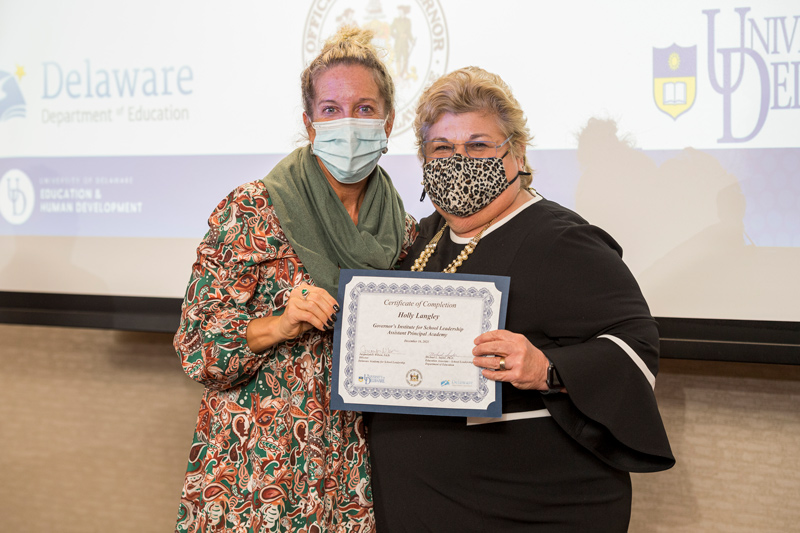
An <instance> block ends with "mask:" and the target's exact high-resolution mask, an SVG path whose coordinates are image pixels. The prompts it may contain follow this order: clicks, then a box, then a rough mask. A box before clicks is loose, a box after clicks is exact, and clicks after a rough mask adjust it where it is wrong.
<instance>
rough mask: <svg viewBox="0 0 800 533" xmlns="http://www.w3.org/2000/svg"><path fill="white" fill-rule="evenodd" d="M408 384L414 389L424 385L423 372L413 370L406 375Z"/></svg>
mask: <svg viewBox="0 0 800 533" xmlns="http://www.w3.org/2000/svg"><path fill="white" fill-rule="evenodd" d="M406 383H408V384H409V385H411V386H412V387H417V386H419V384H420V383H422V372H420V371H419V370H416V369H414V368H412V369H411V370H409V371H408V372H407V373H406Z"/></svg>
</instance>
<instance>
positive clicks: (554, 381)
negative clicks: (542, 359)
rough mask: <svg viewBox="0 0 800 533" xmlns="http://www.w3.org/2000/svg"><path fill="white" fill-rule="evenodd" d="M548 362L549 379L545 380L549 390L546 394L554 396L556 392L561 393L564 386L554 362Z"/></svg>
mask: <svg viewBox="0 0 800 533" xmlns="http://www.w3.org/2000/svg"><path fill="white" fill-rule="evenodd" d="M548 362H549V363H550V364H549V365H547V379H546V380H545V383H546V384H547V389H548V390H546V391H544V393H545V394H552V393H554V392H561V389H563V388H564V384H563V383H561V376H559V375H558V370H556V367H555V365H553V362H552V361H549V360H548Z"/></svg>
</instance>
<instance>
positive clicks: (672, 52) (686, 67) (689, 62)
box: [653, 44, 697, 120]
mask: <svg viewBox="0 0 800 533" xmlns="http://www.w3.org/2000/svg"><path fill="white" fill-rule="evenodd" d="M696 93H697V46H689V47H683V46H678V45H677V44H673V45H672V46H670V47H668V48H653V96H654V97H655V100H656V105H657V106H658V108H659V109H660V110H661V111H663V112H664V113H666V114H667V115H669V116H671V117H672V118H673V120H677V119H678V116H680V115H682V114H683V113H686V112H687V111H688V110H689V108H690V107H692V104H694V97H695V94H696Z"/></svg>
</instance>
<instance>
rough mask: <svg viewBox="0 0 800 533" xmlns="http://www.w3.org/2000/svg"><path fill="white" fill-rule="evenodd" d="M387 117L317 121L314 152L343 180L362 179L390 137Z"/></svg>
mask: <svg viewBox="0 0 800 533" xmlns="http://www.w3.org/2000/svg"><path fill="white" fill-rule="evenodd" d="M384 124H386V120H384V119H373V118H341V119H337V120H329V121H327V122H313V123H312V124H311V125H312V126H313V127H314V130H316V132H317V134H316V136H315V137H314V155H316V156H317V157H319V158H320V159H321V160H322V162H323V163H324V164H325V168H327V169H328V171H329V172H330V173H331V175H333V177H334V178H336V180H337V181H339V182H340V183H358V182H359V181H361V180H363V179H364V178H366V177H367V176H369V175H370V173H371V172H372V170H373V169H374V168H375V167H376V166H377V164H378V159H380V158H381V154H383V153H385V152H386V145H387V144H389V139H387V138H386V130H385V129H384Z"/></svg>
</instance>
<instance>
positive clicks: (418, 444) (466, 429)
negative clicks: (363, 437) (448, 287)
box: [366, 199, 675, 533]
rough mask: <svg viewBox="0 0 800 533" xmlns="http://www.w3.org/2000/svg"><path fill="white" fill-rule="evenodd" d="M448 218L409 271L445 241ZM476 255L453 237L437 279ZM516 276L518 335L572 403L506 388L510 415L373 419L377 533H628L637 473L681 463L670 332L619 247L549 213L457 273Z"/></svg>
mask: <svg viewBox="0 0 800 533" xmlns="http://www.w3.org/2000/svg"><path fill="white" fill-rule="evenodd" d="M443 224H444V220H443V219H442V217H441V216H439V215H438V214H434V215H431V216H430V217H428V218H426V219H424V220H422V222H421V224H420V225H421V228H420V229H421V232H420V235H419V237H418V239H417V241H416V243H415V244H414V246H413V249H412V251H411V253H410V254H409V256H408V259H407V261H406V263H405V264H404V265H402V266H401V268H405V269H410V264H411V263H413V261H414V259H416V258H417V257H418V256H419V254H420V252H421V251H422V249H423V248H424V246H425V244H427V243H428V242H429V241H430V239H431V238H432V237H433V235H434V234H435V233H436V232H437V231H438V230H439V229H440V228H441V227H442V225H443ZM463 248H464V243H454V242H453V241H452V240H451V238H450V234H449V231H448V230H445V233H444V235H443V236H442V238H441V240H440V241H439V245H438V246H437V249H436V251H435V252H434V254H433V255H432V256H431V258H430V260H429V261H428V265H427V267H426V270H427V271H441V270H442V269H443V268H444V267H445V266H447V264H448V263H449V262H450V261H452V260H453V259H454V258H455V256H456V255H457V254H458V253H459V252H460V251H461V250H462V249H463ZM458 272H463V273H472V274H493V275H504V276H510V278H511V289H510V293H509V299H508V311H507V319H506V328H505V329H508V330H509V331H512V332H515V333H521V334H523V335H525V336H526V337H527V338H528V340H530V342H531V343H532V344H533V345H534V346H536V347H538V348H539V349H541V350H542V351H543V352H544V353H545V355H546V356H547V357H548V359H550V360H551V361H552V362H553V364H554V365H555V367H556V368H557V370H558V372H559V375H560V376H561V379H562V381H563V382H564V384H565V386H566V388H567V390H568V391H569V392H568V393H567V394H550V395H543V394H541V393H540V392H538V391H523V390H519V389H517V388H515V387H513V386H511V385H509V384H507V383H504V384H503V413H504V414H506V413H517V416H520V413H524V414H522V415H521V416H522V419H519V420H512V421H505V422H496V423H489V424H482V425H467V423H466V420H465V419H464V418H460V417H439V416H414V415H397V414H384V413H374V414H368V415H367V416H366V420H367V423H368V425H369V433H368V439H369V444H370V450H371V460H372V472H373V495H374V502H375V516H376V520H377V526H378V527H377V530H378V531H379V532H380V533H392V532H400V531H407V532H415V533H416V532H421V531H435V532H449V531H458V532H468V531H476V532H477V531H481V532H486V531H491V532H494V531H504V532H505V531H547V532H560V531H564V532H586V531H604V532H615V531H620V532H622V531H627V527H628V522H629V520H630V505H631V485H630V475H629V472H653V471H658V470H665V469H667V468H670V467H671V466H672V465H673V464H674V462H675V460H674V458H673V457H672V452H671V450H670V447H669V442H668V440H667V435H666V432H665V430H664V426H663V424H662V421H661V416H660V414H659V412H658V407H657V405H656V401H655V396H654V393H653V386H654V384H655V375H656V374H657V372H658V331H657V327H656V323H655V321H654V320H653V318H652V317H651V316H650V312H649V310H648V307H647V304H646V302H645V301H644V298H643V297H642V294H641V291H640V290H639V287H638V285H637V283H636V281H635V280H634V278H633V276H632V275H631V273H630V271H629V270H628V268H627V267H626V266H625V264H624V263H623V262H622V259H621V250H620V248H619V246H618V245H617V243H616V242H615V241H614V240H613V239H612V238H611V237H610V236H609V235H608V234H607V233H605V232H604V231H602V230H601V229H599V228H597V227H595V226H591V225H589V224H588V223H587V222H586V221H585V220H583V219H582V218H581V217H579V216H578V215H577V214H575V213H573V212H572V211H570V210H568V209H566V208H564V207H562V206H560V205H558V204H556V203H555V202H551V201H548V200H544V199H540V200H539V201H538V202H535V203H533V204H529V205H527V207H525V208H524V209H523V210H521V211H519V212H518V213H517V214H516V215H515V216H513V218H510V219H506V220H504V221H502V225H501V226H499V227H496V228H495V230H494V231H492V232H491V233H488V234H486V235H485V236H484V237H483V239H482V240H481V241H480V243H479V244H478V246H477V247H476V248H475V251H474V253H473V254H472V255H471V256H470V257H469V259H468V260H467V261H465V262H464V264H463V265H462V266H461V267H460V268H459V269H458Z"/></svg>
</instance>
